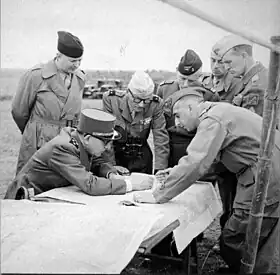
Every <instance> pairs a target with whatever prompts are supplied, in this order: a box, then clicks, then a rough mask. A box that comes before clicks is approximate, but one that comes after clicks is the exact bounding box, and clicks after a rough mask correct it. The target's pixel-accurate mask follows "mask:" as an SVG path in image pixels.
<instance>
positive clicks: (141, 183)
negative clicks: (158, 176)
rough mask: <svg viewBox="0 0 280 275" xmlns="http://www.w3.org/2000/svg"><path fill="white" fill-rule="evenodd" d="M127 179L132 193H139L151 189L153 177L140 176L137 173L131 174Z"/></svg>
mask: <svg viewBox="0 0 280 275" xmlns="http://www.w3.org/2000/svg"><path fill="white" fill-rule="evenodd" d="M129 179H130V181H131V183H132V190H133V191H141V190H147V189H151V188H152V187H153V183H154V177H150V176H148V175H145V177H142V176H140V175H139V174H138V173H132V174H131V175H130V176H129Z"/></svg>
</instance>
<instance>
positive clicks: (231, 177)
mask: <svg viewBox="0 0 280 275" xmlns="http://www.w3.org/2000/svg"><path fill="white" fill-rule="evenodd" d="M219 47H220V44H219V42H218V43H216V44H215V45H214V46H213V47H212V51H211V59H210V60H211V62H210V64H211V71H212V72H211V74H205V75H204V76H203V78H202V84H203V86H204V87H205V88H208V89H210V90H211V91H213V92H216V93H218V95H219V97H220V101H223V102H228V103H232V100H233V93H234V88H235V87H236V85H238V84H239V81H240V79H239V78H236V77H234V75H233V74H231V73H230V72H229V71H228V70H226V68H225V65H224V63H223V62H222V56H221V55H220V51H219ZM218 174H219V177H217V179H218V180H217V183H218V187H219V193H220V196H221V200H222V204H223V214H222V215H221V217H220V226H221V228H222V229H223V227H224V225H225V223H226V221H227V220H228V219H229V217H230V216H231V213H232V207H233V200H234V196H235V192H236V184H237V179H236V176H235V174H233V173H231V172H230V171H227V169H225V167H223V166H222V165H221V164H219V173H218ZM223 181H224V182H226V183H227V185H225V184H224V183H223ZM215 249H216V250H218V246H215Z"/></svg>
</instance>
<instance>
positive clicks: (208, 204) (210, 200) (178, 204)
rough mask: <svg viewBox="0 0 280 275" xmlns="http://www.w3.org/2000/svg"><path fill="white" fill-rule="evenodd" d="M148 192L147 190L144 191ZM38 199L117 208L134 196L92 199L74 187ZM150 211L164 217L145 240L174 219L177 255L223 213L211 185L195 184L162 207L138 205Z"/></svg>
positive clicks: (130, 194) (52, 192) (47, 193)
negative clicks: (47, 198) (52, 199)
mask: <svg viewBox="0 0 280 275" xmlns="http://www.w3.org/2000/svg"><path fill="white" fill-rule="evenodd" d="M147 192H149V191H147ZM39 196H48V197H51V198H56V199H63V200H68V201H72V202H79V203H84V204H87V205H96V207H101V206H102V205H112V206H113V205H116V204H118V203H119V202H120V201H122V200H130V201H133V193H128V194H125V195H113V196H102V197H92V196H88V195H86V194H84V193H83V192H82V191H81V190H80V189H78V188H77V187H75V186H71V187H64V188H57V189H53V190H50V191H48V192H45V193H43V194H41V195H39ZM137 205H139V207H141V208H142V209H147V210H148V211H149V212H151V211H156V212H157V213H161V214H163V216H162V218H161V219H160V220H158V222H157V223H156V224H154V226H153V228H152V229H151V231H150V232H149V234H148V235H147V236H146V238H145V239H147V238H149V237H150V236H152V235H154V234H156V233H158V232H159V231H161V230H162V229H164V228H165V227H166V226H167V225H169V224H170V223H171V222H173V221H174V220H176V219H178V220H179V221H180V226H179V227H178V228H177V229H176V230H175V231H174V236H175V241H176V246H177V249H178V252H179V253H181V252H182V251H183V249H184V248H185V247H186V246H187V245H188V244H189V243H190V242H191V240H192V239H193V238H194V237H196V236H197V235H198V234H200V233H201V232H202V231H203V230H205V229H206V228H207V227H208V226H209V225H210V224H211V222H212V221H213V220H214V219H215V217H216V216H217V215H218V214H219V213H220V212H221V211H222V207H221V203H220V201H219V199H218V198H217V194H216V191H215V189H214V187H213V185H212V184H211V183H207V182H205V183H202V182H200V183H195V184H193V185H192V186H191V187H189V188H188V189H187V190H185V191H184V192H183V193H181V194H180V195H178V196H177V197H176V198H174V199H173V200H171V201H169V202H168V203H165V204H137Z"/></svg>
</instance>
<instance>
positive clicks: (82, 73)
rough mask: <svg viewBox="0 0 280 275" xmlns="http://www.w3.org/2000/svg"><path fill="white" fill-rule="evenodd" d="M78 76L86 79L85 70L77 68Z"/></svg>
mask: <svg viewBox="0 0 280 275" xmlns="http://www.w3.org/2000/svg"><path fill="white" fill-rule="evenodd" d="M75 74H76V76H77V77H79V78H80V79H82V80H83V81H85V80H86V73H85V72H84V71H83V70H77V71H76V72H75Z"/></svg>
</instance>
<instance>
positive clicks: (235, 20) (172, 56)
mask: <svg viewBox="0 0 280 275" xmlns="http://www.w3.org/2000/svg"><path fill="white" fill-rule="evenodd" d="M188 3H190V4H192V5H193V6H195V7H197V8H199V9H201V10H203V11H205V12H207V13H208V14H210V15H215V16H217V18H219V19H223V20H225V21H226V22H227V23H229V24H232V25H235V26H236V27H237V28H240V29H242V28H244V29H247V30H250V31H251V32H254V33H255V34H257V35H258V36H260V37H262V38H265V39H267V40H268V39H269V38H270V36H271V35H276V34H278V35H280V16H279V11H280V0H190V1H188ZM58 30H66V31H70V32H72V33H73V34H74V35H77V36H78V37H79V38H80V39H81V41H82V43H83V44H84V47H85V52H84V59H83V62H82V66H81V67H82V68H84V69H106V70H107V69H108V70H127V69H132V70H134V69H167V70H172V71H173V70H175V68H176V66H177V63H178V62H179V60H180V57H181V56H182V55H183V54H184V52H185V51H186V49H188V48H191V49H194V50H195V51H196V52H197V53H198V54H199V55H200V56H201V58H202V60H203V64H204V65H203V69H204V70H209V55H210V51H211V47H212V45H213V44H214V43H215V42H216V41H217V40H218V39H220V38H222V36H224V35H226V34H228V33H227V32H225V31H223V30H221V29H219V28H217V27H213V26H211V25H210V24H208V23H206V22H203V21H202V20H200V19H198V18H195V17H193V16H191V15H188V14H187V13H184V12H182V11H180V10H177V9H175V8H173V7H171V6H169V5H167V4H164V3H162V2H160V1H157V0H1V68H14V67H16V68H28V67H32V66H34V65H35V64H36V63H39V62H45V61H48V60H49V59H51V58H53V57H54V56H55V54H56V46H57V31H58ZM254 50H255V58H256V59H257V60H259V61H262V62H263V63H264V64H265V65H266V66H267V65H268V58H269V51H268V50H266V49H265V48H263V47H258V46H256V47H254Z"/></svg>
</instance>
